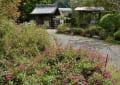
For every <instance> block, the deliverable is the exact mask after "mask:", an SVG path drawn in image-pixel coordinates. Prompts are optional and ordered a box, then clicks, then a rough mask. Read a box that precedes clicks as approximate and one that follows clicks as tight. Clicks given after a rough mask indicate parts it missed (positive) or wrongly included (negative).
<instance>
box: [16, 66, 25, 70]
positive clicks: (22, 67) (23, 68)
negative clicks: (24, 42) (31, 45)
mask: <svg viewBox="0 0 120 85" xmlns="http://www.w3.org/2000/svg"><path fill="white" fill-rule="evenodd" d="M17 68H18V69H20V70H25V67H24V66H23V65H20V66H17Z"/></svg>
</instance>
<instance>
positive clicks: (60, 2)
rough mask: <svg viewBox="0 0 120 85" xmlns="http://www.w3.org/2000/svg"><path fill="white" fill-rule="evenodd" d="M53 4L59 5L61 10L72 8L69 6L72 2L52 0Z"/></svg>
mask: <svg viewBox="0 0 120 85" xmlns="http://www.w3.org/2000/svg"><path fill="white" fill-rule="evenodd" d="M51 2H52V3H53V4H57V5H58V7H61V8H63V7H65V8H67V7H70V5H69V2H70V0H51Z"/></svg>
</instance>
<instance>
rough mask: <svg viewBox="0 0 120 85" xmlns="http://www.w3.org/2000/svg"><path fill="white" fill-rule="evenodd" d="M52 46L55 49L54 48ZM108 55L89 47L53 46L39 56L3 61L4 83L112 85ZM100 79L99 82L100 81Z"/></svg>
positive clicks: (0, 69) (4, 84)
mask: <svg viewBox="0 0 120 85" xmlns="http://www.w3.org/2000/svg"><path fill="white" fill-rule="evenodd" d="M51 49H52V50H51ZM104 62H105V58H104V57H103V56H101V55H100V54H98V53H97V52H96V51H93V50H90V49H88V48H87V47H81V48H80V49H77V50H74V49H72V47H66V48H63V47H60V46H59V47H56V48H55V47H54V46H53V47H50V48H47V49H46V50H45V51H43V52H42V53H41V55H39V56H37V57H15V58H14V59H12V60H7V59H5V58H4V59H3V60H2V61H0V64H1V68H0V81H1V82H0V83H1V85H7V84H13V85H16V84H19V85H23V84H24V85H30V84H31V85H33V84H34V85H37V84H40V85H54V84H57V85H65V84H67V85H68V84H71V85H75V84H76V85H79V84H80V85H112V84H113V83H112V82H111V81H112V78H111V77H109V76H110V74H109V72H107V71H104V68H105V67H104V64H105V63H104ZM96 80H97V81H98V82H100V83H99V84H98V82H97V81H96Z"/></svg>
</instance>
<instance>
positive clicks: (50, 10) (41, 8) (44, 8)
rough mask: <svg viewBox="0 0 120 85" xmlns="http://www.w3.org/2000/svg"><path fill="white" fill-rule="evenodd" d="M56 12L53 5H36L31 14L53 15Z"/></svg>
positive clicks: (55, 6) (55, 7)
mask: <svg viewBox="0 0 120 85" xmlns="http://www.w3.org/2000/svg"><path fill="white" fill-rule="evenodd" d="M57 10H58V8H57V5H55V4H43V5H39V4H37V5H36V7H35V9H34V10H33V11H32V12H31V14H54V13H55V12H56V11H57Z"/></svg>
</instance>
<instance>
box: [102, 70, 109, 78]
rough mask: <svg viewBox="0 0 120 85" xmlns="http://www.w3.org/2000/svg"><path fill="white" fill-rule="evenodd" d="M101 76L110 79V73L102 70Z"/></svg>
mask: <svg viewBox="0 0 120 85" xmlns="http://www.w3.org/2000/svg"><path fill="white" fill-rule="evenodd" d="M103 77H104V78H109V79H111V75H110V74H109V73H108V72H106V71H104V72H103Z"/></svg>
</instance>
